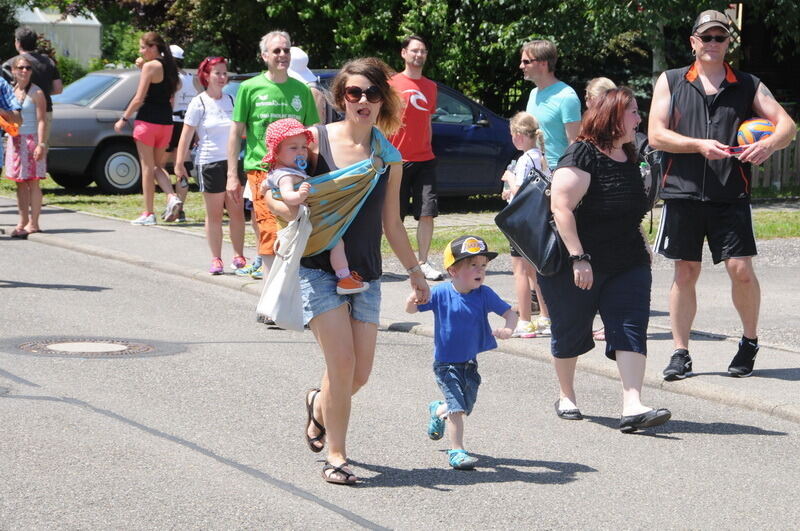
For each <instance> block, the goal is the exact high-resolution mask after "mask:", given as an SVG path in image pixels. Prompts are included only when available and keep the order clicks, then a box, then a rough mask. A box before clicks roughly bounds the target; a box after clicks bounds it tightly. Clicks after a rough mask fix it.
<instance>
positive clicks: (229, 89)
mask: <svg viewBox="0 0 800 531" xmlns="http://www.w3.org/2000/svg"><path fill="white" fill-rule="evenodd" d="M241 84H242V82H241V81H228V84H227V85H225V86H224V87H222V93H223V94H229V95H230V96H231V97H232V98H233V99H236V93H237V92H238V91H239V85H241Z"/></svg>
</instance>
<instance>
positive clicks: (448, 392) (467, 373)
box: [433, 360, 481, 415]
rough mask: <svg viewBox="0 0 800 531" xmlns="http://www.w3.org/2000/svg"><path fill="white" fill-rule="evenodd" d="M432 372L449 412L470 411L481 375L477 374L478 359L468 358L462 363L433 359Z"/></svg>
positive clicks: (476, 395)
mask: <svg viewBox="0 0 800 531" xmlns="http://www.w3.org/2000/svg"><path fill="white" fill-rule="evenodd" d="M433 373H434V374H435V375H436V383H437V384H438V385H439V389H441V390H442V394H443V395H444V401H445V402H447V410H448V412H449V413H458V412H460V411H463V412H464V413H466V414H467V415H469V414H470V413H472V408H473V407H474V406H475V400H476V399H477V398H478V387H479V386H480V385H481V375H480V374H478V361H477V360H469V361H465V362H462V363H451V362H447V361H434V362H433Z"/></svg>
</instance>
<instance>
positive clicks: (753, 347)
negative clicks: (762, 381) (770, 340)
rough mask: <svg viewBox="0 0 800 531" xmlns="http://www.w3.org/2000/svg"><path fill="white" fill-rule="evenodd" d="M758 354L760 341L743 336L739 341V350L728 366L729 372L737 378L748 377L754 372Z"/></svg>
mask: <svg viewBox="0 0 800 531" xmlns="http://www.w3.org/2000/svg"><path fill="white" fill-rule="evenodd" d="M756 354H758V343H754V342H752V341H750V340H746V339H744V338H742V339H741V340H740V341H739V351H738V352H737V353H736V355H735V356H734V357H733V360H731V364H730V365H729V366H728V374H730V375H731V376H736V377H737V378H747V377H748V376H750V375H751V374H753V365H755V363H756Z"/></svg>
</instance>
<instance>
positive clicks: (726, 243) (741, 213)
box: [655, 199, 758, 264]
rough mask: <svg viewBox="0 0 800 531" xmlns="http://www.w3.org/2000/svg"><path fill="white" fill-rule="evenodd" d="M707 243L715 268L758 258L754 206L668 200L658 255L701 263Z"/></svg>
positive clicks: (659, 239)
mask: <svg viewBox="0 0 800 531" xmlns="http://www.w3.org/2000/svg"><path fill="white" fill-rule="evenodd" d="M704 239H707V240H708V248H709V249H710V250H711V258H712V259H713V260H714V263H715V264H718V263H720V262H722V261H723V260H727V259H728V258H744V257H748V256H755V255H757V254H758V252H757V251H756V237H755V234H754V233H753V215H752V211H751V209H750V203H748V202H738V203H716V202H711V201H695V200H692V199H667V200H666V201H665V202H664V208H663V209H662V211H661V225H660V226H659V228H658V235H657V236H656V243H655V250H656V252H658V253H659V254H661V255H663V256H664V257H666V258H669V259H671V260H686V261H689V262H701V261H702V260H703V240H704Z"/></svg>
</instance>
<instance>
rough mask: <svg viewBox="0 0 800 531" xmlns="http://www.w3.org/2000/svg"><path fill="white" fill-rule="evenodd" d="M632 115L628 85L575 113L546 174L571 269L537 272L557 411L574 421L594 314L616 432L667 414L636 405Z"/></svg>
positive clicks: (637, 189) (639, 263) (644, 254)
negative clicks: (613, 391) (611, 368)
mask: <svg viewBox="0 0 800 531" xmlns="http://www.w3.org/2000/svg"><path fill="white" fill-rule="evenodd" d="M640 121H641V118H640V117H639V110H638V108H637V105H636V99H635V98H634V96H633V93H632V92H631V91H630V89H628V88H625V87H623V88H617V89H612V90H609V91H608V92H606V94H605V95H604V96H603V97H602V99H601V100H600V101H599V102H597V103H596V104H595V105H593V106H592V107H591V108H590V109H589V110H588V111H587V112H586V114H585V115H584V118H583V123H582V125H581V133H580V135H579V137H578V140H577V141H576V142H575V143H574V144H572V145H571V146H570V147H569V148H568V149H567V151H566V152H565V153H564V155H563V156H562V157H561V160H559V163H558V168H557V169H556V171H555V173H554V175H553V186H552V198H551V208H552V211H553V217H554V218H555V222H556V226H557V227H558V231H559V234H560V235H561V238H562V239H563V241H564V245H565V246H566V248H567V251H568V252H569V255H570V261H571V267H568V268H566V269H565V270H564V271H562V272H561V273H559V274H557V275H554V276H552V277H539V281H540V283H541V289H542V293H543V295H544V297H545V300H546V301H547V305H548V307H549V308H550V314H551V315H550V316H551V319H552V332H553V336H552V341H551V349H552V354H553V365H554V366H555V369H556V375H557V377H558V383H559V387H560V395H561V397H560V399H559V400H557V401H556V404H555V407H556V413H557V414H558V416H559V417H561V418H565V419H570V420H579V419H581V418H582V416H581V413H580V410H579V409H578V408H577V406H576V399H575V388H574V377H575V365H576V363H577V360H578V356H580V355H581V354H584V353H585V352H588V351H589V350H591V349H592V348H593V347H594V341H593V340H592V322H593V320H594V316H595V314H596V313H597V312H598V311H599V312H600V316H601V318H602V319H603V324H604V325H605V333H606V356H607V357H609V358H610V359H615V360H616V361H617V366H618V368H619V373H620V378H621V379H622V387H623V404H622V417H621V418H620V425H619V428H620V430H621V431H623V432H625V433H629V432H633V431H636V430H637V429H640V428H645V427H649V426H657V425H659V424H663V423H664V422H666V421H667V420H669V418H670V416H671V414H670V412H669V410H666V409H651V408H648V407H646V406H644V405H642V403H641V399H640V394H641V389H642V382H643V380H644V370H645V361H646V358H645V356H646V354H647V323H648V320H649V315H650V284H651V282H652V276H651V273H650V261H651V257H650V253H649V250H648V248H647V243H646V241H645V239H644V234H643V233H642V231H641V228H640V225H641V221H642V218H643V217H644V215H645V213H646V212H647V210H648V206H649V205H648V202H647V198H646V196H645V193H644V186H643V184H642V177H641V173H640V170H639V167H638V166H637V165H636V155H635V149H634V145H633V141H634V136H635V134H636V128H637V126H638V125H639V122H640Z"/></svg>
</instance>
